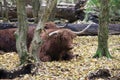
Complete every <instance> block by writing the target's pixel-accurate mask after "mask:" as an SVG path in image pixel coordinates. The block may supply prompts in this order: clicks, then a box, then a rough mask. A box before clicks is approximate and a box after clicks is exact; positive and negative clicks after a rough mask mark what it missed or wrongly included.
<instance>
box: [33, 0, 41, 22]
mask: <svg viewBox="0 0 120 80" xmlns="http://www.w3.org/2000/svg"><path fill="white" fill-rule="evenodd" d="M32 6H33V16H34V18H35V21H34V22H35V23H38V21H39V16H38V13H39V10H40V1H39V0H32Z"/></svg>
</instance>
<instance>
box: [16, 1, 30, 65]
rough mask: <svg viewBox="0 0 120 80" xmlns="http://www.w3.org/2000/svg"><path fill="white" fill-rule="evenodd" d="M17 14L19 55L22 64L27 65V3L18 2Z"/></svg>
mask: <svg viewBox="0 0 120 80" xmlns="http://www.w3.org/2000/svg"><path fill="white" fill-rule="evenodd" d="M17 14H18V22H19V24H18V26H19V27H18V29H17V31H16V48H17V52H18V53H19V56H20V60H21V64H23V63H25V61H26V59H27V58H26V57H28V51H27V46H26V44H27V43H26V39H27V30H28V27H27V22H26V19H27V15H26V12H25V1H24V0H17Z"/></svg>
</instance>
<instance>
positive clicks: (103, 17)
mask: <svg viewBox="0 0 120 80" xmlns="http://www.w3.org/2000/svg"><path fill="white" fill-rule="evenodd" d="M99 1H100V11H101V12H100V16H99V31H98V49H97V52H96V54H95V55H94V56H93V57H94V58H96V57H98V58H99V57H102V56H105V57H107V58H111V55H110V53H109V51H108V24H109V0H99Z"/></svg>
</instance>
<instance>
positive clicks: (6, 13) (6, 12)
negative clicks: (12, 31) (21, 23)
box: [2, 0, 8, 22]
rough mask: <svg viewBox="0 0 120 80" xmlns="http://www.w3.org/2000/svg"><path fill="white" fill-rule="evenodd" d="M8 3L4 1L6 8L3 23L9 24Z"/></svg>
mask: <svg viewBox="0 0 120 80" xmlns="http://www.w3.org/2000/svg"><path fill="white" fill-rule="evenodd" d="M7 4H8V3H7V1H6V0H4V8H5V11H4V12H3V16H2V17H3V22H8V6H7Z"/></svg>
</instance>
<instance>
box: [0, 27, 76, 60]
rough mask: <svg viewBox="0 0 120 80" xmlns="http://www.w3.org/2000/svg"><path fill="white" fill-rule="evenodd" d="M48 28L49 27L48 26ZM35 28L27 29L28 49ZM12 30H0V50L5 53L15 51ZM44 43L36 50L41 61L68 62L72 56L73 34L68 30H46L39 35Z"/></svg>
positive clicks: (13, 30)
mask: <svg viewBox="0 0 120 80" xmlns="http://www.w3.org/2000/svg"><path fill="white" fill-rule="evenodd" d="M48 27H49V26H48ZM34 29H35V27H29V30H28V35H27V47H28V48H29V46H30V43H31V41H32V38H33V33H34ZM56 30H59V32H58V33H55V34H53V35H50V36H49V33H51V32H53V31H56ZM15 31H16V28H14V29H5V30H0V50H3V51H5V52H12V51H16V40H15V35H14V32H15ZM40 37H41V38H42V40H43V41H44V43H43V44H42V46H41V47H40V48H39V49H38V54H39V57H40V59H41V61H53V60H56V61H57V60H70V59H72V57H73V55H72V52H70V50H71V49H72V46H71V45H72V40H73V38H74V37H75V34H74V33H72V32H71V30H68V29H46V30H45V31H43V32H42V33H41V34H40Z"/></svg>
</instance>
